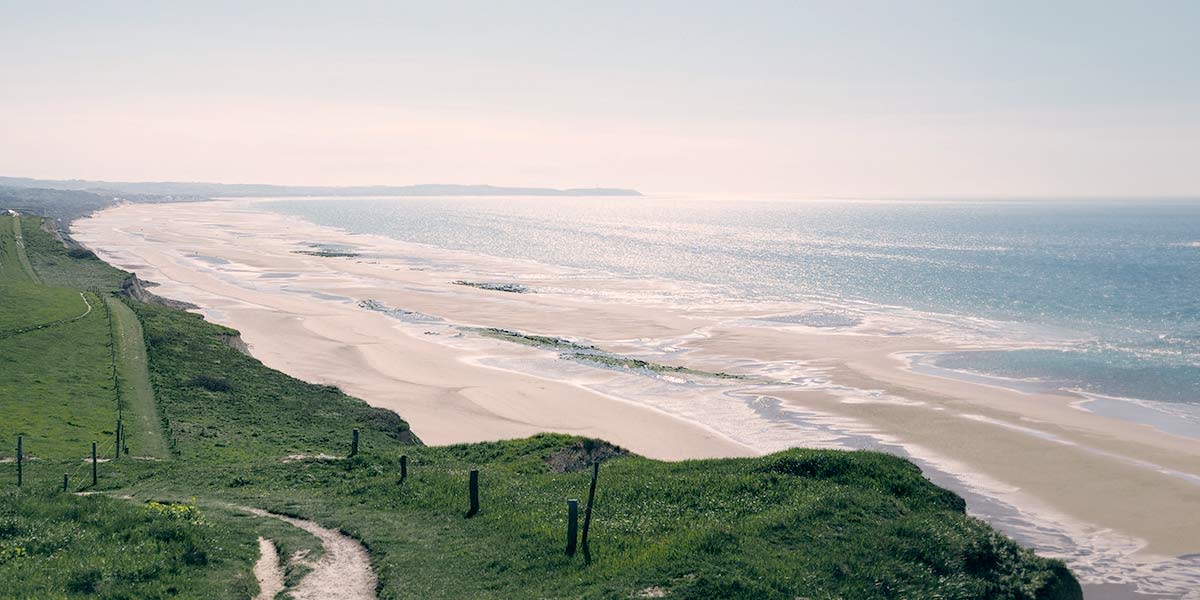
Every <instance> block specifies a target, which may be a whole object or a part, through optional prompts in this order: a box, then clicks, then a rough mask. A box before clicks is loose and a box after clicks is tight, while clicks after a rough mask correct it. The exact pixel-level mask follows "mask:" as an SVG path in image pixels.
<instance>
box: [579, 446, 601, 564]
mask: <svg viewBox="0 0 1200 600" xmlns="http://www.w3.org/2000/svg"><path fill="white" fill-rule="evenodd" d="M599 477H600V463H598V462H597V463H592V486H591V487H590V488H588V503H587V508H585V509H584V511H583V539H582V540H581V541H582V544H583V559H584V560H586V561H587V562H592V553H591V551H590V550H589V549H588V529H589V528H590V527H591V525H592V503H593V502H595V500H596V479H597V478H599Z"/></svg>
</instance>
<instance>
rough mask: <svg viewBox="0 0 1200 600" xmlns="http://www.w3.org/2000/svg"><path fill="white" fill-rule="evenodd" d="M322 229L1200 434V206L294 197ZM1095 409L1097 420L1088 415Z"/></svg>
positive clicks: (276, 204)
mask: <svg viewBox="0 0 1200 600" xmlns="http://www.w3.org/2000/svg"><path fill="white" fill-rule="evenodd" d="M259 206H260V207H262V208H266V209H268V210H273V211H277V212H280V213H284V214H288V215H293V216H297V217H301V218H303V219H306V220H309V221H311V222H315V223H317V224H320V225H326V226H332V227H337V228H341V229H344V230H347V231H351V232H355V233H367V234H376V235H382V236H387V237H391V238H395V239H399V240H403V241H407V242H414V243H420V244H426V245H431V246H436V247H439V248H445V249H451V250H457V251H464V252H470V253H476V254H483V255H488V256H494V257H499V258H506V259H521V260H528V261H536V262H538V263H542V264H546V265H553V266H559V267H566V268H571V269H574V270H579V271H583V272H595V273H603V274H607V275H611V276H617V277H622V278H631V279H639V278H642V279H651V280H655V281H664V280H665V281H672V282H677V283H679V284H680V286H681V287H680V289H688V290H689V293H690V294H693V295H695V294H699V295H705V296H711V298H710V300H712V301H713V302H717V301H726V302H740V303H750V304H753V303H756V302H757V303H772V302H802V303H806V304H809V305H812V306H817V307H820V309H818V310H813V311H809V312H806V313H803V314H799V315H794V316H791V317H789V318H791V319H794V320H795V321H796V322H798V323H800V324H805V325H809V326H813V327H829V328H839V327H852V326H854V325H855V324H857V323H860V322H863V321H864V320H871V319H874V320H879V319H893V320H895V321H896V322H897V323H907V324H909V325H910V326H911V324H913V323H919V324H920V325H921V327H920V330H921V331H922V332H927V333H931V334H932V335H934V336H935V337H942V338H944V339H947V340H951V341H954V342H955V343H956V344H955V345H956V346H957V347H961V348H965V350H962V351H955V352H942V353H935V354H929V355H923V356H917V357H912V358H913V368H915V369H918V370H925V371H928V372H931V373H936V374H940V375H944V376H949V377H961V378H964V379H971V380H977V381H985V382H988V383H994V384H996V385H1002V386H1011V387H1015V388H1018V389H1029V388H1038V389H1044V390H1056V389H1057V390H1065V391H1070V392H1073V393H1076V394H1078V395H1080V397H1082V398H1085V399H1087V400H1086V402H1085V403H1084V404H1085V407H1088V408H1092V409H1095V410H1098V411H1102V412H1106V413H1108V414H1110V415H1113V416H1117V417H1120V418H1130V419H1134V420H1138V421H1143V422H1146V423H1149V424H1151V425H1154V426H1156V427H1159V428H1161V429H1163V430H1166V431H1170V432H1171V433H1175V434H1179V435H1186V436H1191V437H1200V199H1195V200H1183V199H1170V200H1150V199H1143V200H1134V199H1089V200H1003V199H1000V200H953V199H943V200H877V201H864V200H801V199H794V200H793V199H786V198H769V199H764V198H758V199H755V198H738V197H695V196H643V197H420V198H416V197H414V198H386V199H381V198H374V199H349V198H336V199H318V200H313V199H283V200H276V201H271V202H267V203H263V204H260V205H259ZM1088 405H1090V406H1088Z"/></svg>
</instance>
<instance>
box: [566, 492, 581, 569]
mask: <svg viewBox="0 0 1200 600" xmlns="http://www.w3.org/2000/svg"><path fill="white" fill-rule="evenodd" d="M578 531H579V501H578V500H574V499H571V500H567V556H575V540H576V538H578V537H579V534H578Z"/></svg>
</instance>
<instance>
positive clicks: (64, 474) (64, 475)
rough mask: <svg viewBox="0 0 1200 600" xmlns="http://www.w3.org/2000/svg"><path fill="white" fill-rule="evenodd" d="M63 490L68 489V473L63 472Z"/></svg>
mask: <svg viewBox="0 0 1200 600" xmlns="http://www.w3.org/2000/svg"><path fill="white" fill-rule="evenodd" d="M63 491H64V492H65V491H67V474H66V473H63Z"/></svg>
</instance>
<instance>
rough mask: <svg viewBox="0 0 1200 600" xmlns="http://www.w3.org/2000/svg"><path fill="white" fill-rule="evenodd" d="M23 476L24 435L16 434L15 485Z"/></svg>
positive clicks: (22, 479) (19, 484) (19, 485)
mask: <svg viewBox="0 0 1200 600" xmlns="http://www.w3.org/2000/svg"><path fill="white" fill-rule="evenodd" d="M24 478H25V436H23V435H18V436H17V487H21V483H22V482H23V481H24Z"/></svg>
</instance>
